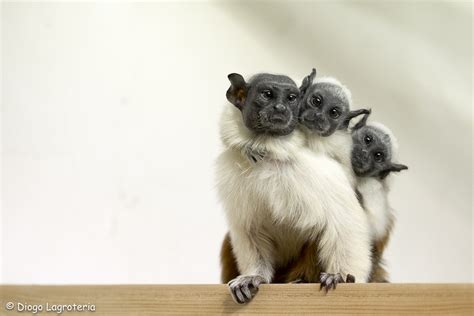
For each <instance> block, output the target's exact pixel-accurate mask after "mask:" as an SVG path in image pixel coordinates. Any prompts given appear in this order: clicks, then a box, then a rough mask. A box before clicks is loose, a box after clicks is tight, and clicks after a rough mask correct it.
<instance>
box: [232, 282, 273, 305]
mask: <svg viewBox="0 0 474 316" xmlns="http://www.w3.org/2000/svg"><path fill="white" fill-rule="evenodd" d="M262 283H267V282H266V281H265V279H264V278H263V277H261V276H259V275H240V276H238V277H236V278H235V279H233V280H231V281H230V282H229V283H227V285H229V290H230V294H231V295H232V299H233V300H234V301H235V302H236V303H238V304H246V303H248V302H250V301H251V300H252V298H253V297H254V296H255V295H256V294H257V292H258V287H259V285H260V284H262Z"/></svg>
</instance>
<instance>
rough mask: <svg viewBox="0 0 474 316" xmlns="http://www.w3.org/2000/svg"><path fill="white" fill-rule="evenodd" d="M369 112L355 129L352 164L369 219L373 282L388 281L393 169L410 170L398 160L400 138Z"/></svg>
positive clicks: (393, 220) (353, 131) (392, 220)
mask: <svg viewBox="0 0 474 316" xmlns="http://www.w3.org/2000/svg"><path fill="white" fill-rule="evenodd" d="M368 117H369V114H366V115H364V117H363V118H362V119H361V120H360V121H359V122H358V123H357V124H356V125H355V126H354V127H353V129H352V142H353V145H352V152H351V165H352V168H353V170H354V173H355V174H356V176H357V191H358V192H359V194H360V196H361V200H362V204H363V207H364V209H365V210H366V213H367V217H368V220H369V227H370V233H371V240H372V261H373V263H372V271H371V274H370V278H369V279H370V281H371V282H388V273H387V272H386V270H385V269H384V268H383V258H382V257H383V252H384V250H385V247H386V245H387V243H388V241H389V238H390V234H391V231H392V229H393V226H394V222H395V217H394V211H393V209H392V207H391V206H390V204H389V201H388V193H389V190H390V184H391V181H390V179H389V178H390V177H389V175H390V174H391V173H392V172H400V171H402V170H406V169H408V166H406V165H403V164H399V163H396V162H394V161H395V160H396V155H397V152H398V143H397V139H396V138H395V136H394V135H393V133H392V131H390V129H388V128H387V127H386V126H384V125H382V124H381V123H376V122H371V123H367V118H368Z"/></svg>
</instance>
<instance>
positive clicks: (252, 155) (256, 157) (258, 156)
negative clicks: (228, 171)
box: [245, 149, 266, 163]
mask: <svg viewBox="0 0 474 316" xmlns="http://www.w3.org/2000/svg"><path fill="white" fill-rule="evenodd" d="M245 154H246V156H247V159H248V160H249V161H250V162H253V163H257V162H259V161H261V160H263V159H264V158H265V155H266V153H265V152H264V151H258V150H252V149H247V150H246V152H245Z"/></svg>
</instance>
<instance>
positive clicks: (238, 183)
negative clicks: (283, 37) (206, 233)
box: [216, 73, 371, 304]
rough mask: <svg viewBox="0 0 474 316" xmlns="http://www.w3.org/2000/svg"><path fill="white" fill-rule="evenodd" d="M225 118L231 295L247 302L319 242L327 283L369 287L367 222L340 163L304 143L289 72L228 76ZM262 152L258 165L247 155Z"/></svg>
mask: <svg viewBox="0 0 474 316" xmlns="http://www.w3.org/2000/svg"><path fill="white" fill-rule="evenodd" d="M228 79H229V81H230V83H231V85H230V87H229V89H228V90H227V93H226V97H227V100H228V101H229V102H230V103H231V104H232V105H233V106H227V107H226V108H225V109H224V111H223V114H222V117H221V120H220V135H221V140H222V143H223V145H224V150H223V152H222V153H221V154H220V155H219V157H218V158H217V160H216V181H217V183H216V187H217V193H218V197H219V200H220V202H221V203H222V205H223V207H224V211H225V215H226V220H227V223H228V226H229V240H230V243H231V248H230V249H231V250H232V254H233V255H234V258H235V262H236V263H237V271H238V273H239V275H238V276H237V277H235V278H234V279H232V280H230V281H229V282H228V285H229V290H230V292H231V295H232V298H233V299H234V301H236V302H237V303H239V304H244V303H248V302H250V301H251V300H252V298H253V297H254V296H255V295H256V293H257V291H258V288H259V285H260V284H263V283H270V282H272V281H274V280H276V279H277V278H276V277H275V273H276V272H278V270H279V269H280V268H284V267H285V266H287V265H288V264H289V263H290V262H292V261H294V260H295V258H297V257H298V255H299V254H300V252H301V250H302V249H303V247H306V245H311V244H313V243H317V251H318V264H319V265H320V266H321V269H322V271H324V272H325V273H324V275H323V276H322V277H323V278H324V285H325V287H326V288H331V287H332V288H334V287H335V286H336V285H337V283H339V282H344V279H346V280H349V279H350V281H352V279H353V278H352V277H350V278H349V277H348V275H349V274H351V275H353V276H354V277H355V279H356V280H357V281H358V282H366V281H367V279H368V277H369V273H370V269H371V254H370V242H369V231H368V229H369V228H368V223H367V220H366V218H365V217H364V216H362V215H363V212H364V211H363V209H362V208H361V206H360V204H359V202H358V200H357V197H356V195H355V193H354V190H353V189H352V187H351V185H350V183H349V181H348V179H347V176H346V175H345V173H344V171H343V169H342V168H341V167H340V164H338V163H337V162H335V161H334V160H333V159H330V158H328V157H327V156H326V155H321V154H317V153H313V152H311V151H310V150H309V149H307V148H306V146H305V137H304V134H303V133H302V132H301V131H300V130H299V129H297V128H296V126H297V124H298V114H299V103H300V102H299V101H300V97H301V93H300V90H299V89H298V87H297V85H296V84H295V82H294V81H293V80H292V79H291V78H289V77H288V76H284V75H275V74H268V73H261V74H257V75H255V76H253V77H251V78H250V79H249V80H248V82H247V81H245V79H244V78H243V77H242V76H241V75H240V74H236V73H232V74H230V75H229V76H228ZM249 152H250V153H264V157H265V159H262V160H260V161H259V162H258V163H253V162H252V161H249V154H248V153H249Z"/></svg>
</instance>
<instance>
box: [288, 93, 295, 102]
mask: <svg viewBox="0 0 474 316" xmlns="http://www.w3.org/2000/svg"><path fill="white" fill-rule="evenodd" d="M295 100H296V94H293V93H292V94H290V95H289V96H288V101H290V102H293V101H295Z"/></svg>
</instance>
